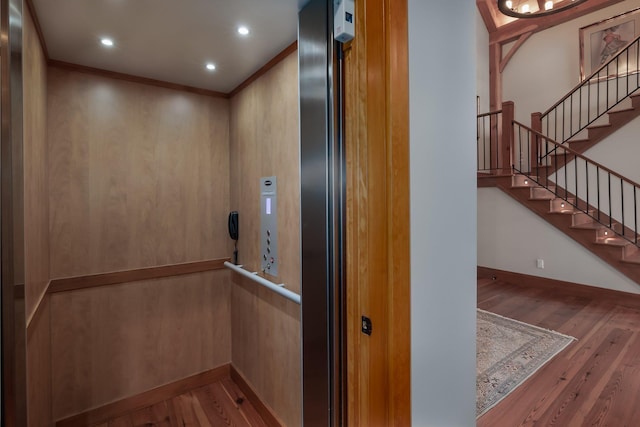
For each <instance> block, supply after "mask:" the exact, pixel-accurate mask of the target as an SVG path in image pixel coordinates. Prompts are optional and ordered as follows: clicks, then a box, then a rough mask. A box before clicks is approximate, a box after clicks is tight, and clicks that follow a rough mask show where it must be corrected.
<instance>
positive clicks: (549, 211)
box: [478, 174, 640, 284]
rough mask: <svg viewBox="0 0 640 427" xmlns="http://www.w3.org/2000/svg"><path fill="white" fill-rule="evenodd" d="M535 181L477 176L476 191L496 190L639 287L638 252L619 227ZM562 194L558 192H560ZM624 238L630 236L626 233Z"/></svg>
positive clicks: (639, 253) (617, 224) (522, 176)
mask: <svg viewBox="0 0 640 427" xmlns="http://www.w3.org/2000/svg"><path fill="white" fill-rule="evenodd" d="M537 180H539V177H536V176H532V177H529V176H527V175H524V174H514V175H493V176H491V175H488V176H487V175H480V174H479V175H478V186H479V187H497V188H499V189H500V190H502V191H503V192H504V193H506V194H507V195H509V196H510V197H512V198H513V199H514V200H516V201H518V202H520V203H521V204H522V205H524V206H525V207H527V208H528V209H530V210H531V211H532V212H534V213H536V214H537V215H538V216H540V217H541V218H543V219H544V220H545V221H546V222H548V223H549V224H550V225H552V226H554V227H555V228H557V229H558V230H560V231H562V232H563V233H564V234H566V235H567V236H569V237H571V238H572V239H573V240H575V241H576V242H578V243H579V244H580V245H582V246H583V247H584V248H586V249H588V250H589V251H590V252H592V253H593V254H594V255H596V256H598V257H599V258H601V259H602V260H603V261H605V262H606V263H607V264H609V265H611V266H612V267H613V268H615V269H616V270H618V271H620V272H621V273H623V274H624V275H625V276H627V277H628V278H630V279H631V280H633V281H635V282H636V283H638V284H640V248H639V247H638V246H637V245H636V244H634V242H632V241H629V240H628V239H627V238H624V237H621V236H620V235H619V234H617V233H616V232H615V230H617V231H621V228H622V225H621V224H620V223H619V222H616V221H613V222H612V224H611V227H609V226H608V225H605V224H602V223H600V222H598V221H597V220H596V219H594V218H593V217H592V216H590V215H589V214H587V213H585V212H584V211H582V210H580V209H577V208H576V207H575V206H574V205H575V204H579V203H576V200H575V198H574V197H569V198H568V200H565V199H563V198H562V197H558V196H557V194H556V192H557V191H558V188H554V187H551V188H545V187H544V186H541V185H539V184H538V183H537V182H536V181H537ZM560 192H562V190H560ZM626 235H627V237H630V236H631V234H630V233H629V231H628V230H627V233H626Z"/></svg>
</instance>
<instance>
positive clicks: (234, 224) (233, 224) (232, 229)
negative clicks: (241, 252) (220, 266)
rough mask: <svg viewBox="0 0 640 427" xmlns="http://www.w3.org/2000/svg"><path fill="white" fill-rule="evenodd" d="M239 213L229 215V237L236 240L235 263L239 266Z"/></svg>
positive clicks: (233, 212)
mask: <svg viewBox="0 0 640 427" xmlns="http://www.w3.org/2000/svg"><path fill="white" fill-rule="evenodd" d="M238 226H239V223H238V211H232V212H230V213H229V237H231V239H232V240H234V241H235V242H234V250H233V263H234V264H235V265H238Z"/></svg>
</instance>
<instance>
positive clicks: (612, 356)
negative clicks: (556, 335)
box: [477, 278, 640, 427]
mask: <svg viewBox="0 0 640 427" xmlns="http://www.w3.org/2000/svg"><path fill="white" fill-rule="evenodd" d="M512 280H513V279H512ZM478 307H479V308H481V309H483V310H487V311H490V312H493V313H497V314H500V315H503V316H506V317H511V318H513V319H517V320H520V321H523V322H527V323H531V324H534V325H538V326H541V327H543V328H548V329H553V330H555V331H558V332H561V333H564V334H568V335H571V336H573V337H576V338H577V339H578V341H577V342H575V343H573V344H571V345H570V346H569V347H567V348H566V349H565V350H564V351H563V352H561V353H560V354H559V355H558V356H556V357H555V358H554V359H552V360H551V361H550V362H549V363H547V364H546V365H545V366H543V367H542V368H541V369H540V370H539V371H538V372H536V373H535V374H534V375H533V376H532V377H531V378H529V379H528V380H527V381H526V382H525V383H524V384H522V385H521V386H520V387H518V388H517V389H516V390H515V391H514V392H512V393H511V394H510V395H509V396H507V397H506V398H505V399H504V400H503V401H502V402H500V403H499V404H498V405H497V406H495V407H494V408H493V409H491V410H490V411H489V412H487V413H486V414H485V415H483V416H482V417H480V418H479V419H478V421H477V426H479V427H512V426H513V427H515V426H558V427H574V426H575V427H579V426H611V427H625V426H628V427H632V426H638V425H640V404H639V403H640V296H635V295H630V294H622V293H608V292H607V291H604V292H603V291H601V290H597V289H593V290H591V289H589V288H585V287H578V286H567V287H565V286H562V287H558V286H552V285H550V284H546V283H543V284H539V285H536V286H531V285H523V284H518V283H514V282H510V281H506V280H500V279H497V280H492V279H490V278H489V279H478Z"/></svg>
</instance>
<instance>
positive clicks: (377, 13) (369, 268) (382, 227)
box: [344, 0, 411, 426]
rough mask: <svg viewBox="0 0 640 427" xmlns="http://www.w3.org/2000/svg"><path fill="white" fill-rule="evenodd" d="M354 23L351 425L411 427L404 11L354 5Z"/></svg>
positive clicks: (371, 1)
mask: <svg viewBox="0 0 640 427" xmlns="http://www.w3.org/2000/svg"><path fill="white" fill-rule="evenodd" d="M356 15H357V16H360V19H359V20H358V21H357V24H356V25H357V28H356V34H357V36H356V38H355V39H354V40H353V42H351V43H350V44H349V45H347V46H345V49H344V50H345V63H346V64H345V106H346V107H345V108H346V116H345V129H346V134H345V147H346V152H347V226H346V227H347V231H346V241H347V246H346V259H347V296H346V299H347V302H346V303H347V325H346V330H347V332H346V333H347V376H348V381H347V396H348V415H347V417H348V420H347V422H348V425H387V426H410V425H411V392H410V390H411V371H410V369H411V361H410V357H411V329H410V321H411V317H410V310H409V307H410V289H411V283H410V245H409V237H410V230H409V87H408V3H407V0H366V7H365V0H356ZM349 85H351V86H349ZM361 315H370V316H371V317H372V321H373V324H374V326H373V333H372V335H371V336H370V337H367V336H365V335H363V334H362V333H361V331H360V329H361V327H360V324H361V323H360V322H361V319H360V316H361ZM377 350H380V352H382V353H384V354H378V355H374V354H373V353H376V351H377ZM380 383H384V384H386V388H384V389H375V388H376V387H374V386H372V385H371V384H380ZM376 405H378V406H379V405H382V406H383V407H377V406H376Z"/></svg>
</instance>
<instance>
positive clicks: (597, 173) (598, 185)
mask: <svg viewBox="0 0 640 427" xmlns="http://www.w3.org/2000/svg"><path fill="white" fill-rule="evenodd" d="M596 186H597V187H596V194H597V195H598V222H600V212H601V210H600V166H596Z"/></svg>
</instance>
